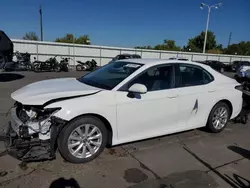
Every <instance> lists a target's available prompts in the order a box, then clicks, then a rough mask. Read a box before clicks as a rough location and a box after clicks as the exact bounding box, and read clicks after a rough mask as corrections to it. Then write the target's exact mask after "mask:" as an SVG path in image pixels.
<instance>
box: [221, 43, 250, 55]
mask: <svg viewBox="0 0 250 188" xmlns="http://www.w3.org/2000/svg"><path fill="white" fill-rule="evenodd" d="M225 53H227V54H231V55H235V54H237V55H250V41H247V42H245V41H242V42H240V43H238V44H232V45H229V46H228V48H226V49H225Z"/></svg>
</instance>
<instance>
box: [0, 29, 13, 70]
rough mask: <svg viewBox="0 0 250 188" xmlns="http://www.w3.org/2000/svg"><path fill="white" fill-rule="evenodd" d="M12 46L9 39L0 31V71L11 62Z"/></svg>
mask: <svg viewBox="0 0 250 188" xmlns="http://www.w3.org/2000/svg"><path fill="white" fill-rule="evenodd" d="M13 49H14V45H13V43H12V41H11V40H10V38H9V37H8V36H7V35H6V34H5V33H4V31H1V30H0V69H2V68H4V67H5V64H6V63H7V62H11V61H12V57H13Z"/></svg>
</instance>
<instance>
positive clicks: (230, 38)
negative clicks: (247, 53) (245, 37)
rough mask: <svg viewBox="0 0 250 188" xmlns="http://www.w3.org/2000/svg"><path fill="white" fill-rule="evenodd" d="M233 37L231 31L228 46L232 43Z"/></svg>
mask: <svg viewBox="0 0 250 188" xmlns="http://www.w3.org/2000/svg"><path fill="white" fill-rule="evenodd" d="M231 38H232V32H230V34H229V39H228V45H227V47H228V46H229V45H230V43H231Z"/></svg>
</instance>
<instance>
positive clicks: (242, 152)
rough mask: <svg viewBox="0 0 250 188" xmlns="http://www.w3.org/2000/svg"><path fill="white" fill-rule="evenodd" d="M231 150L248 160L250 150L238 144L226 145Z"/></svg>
mask: <svg viewBox="0 0 250 188" xmlns="http://www.w3.org/2000/svg"><path fill="white" fill-rule="evenodd" d="M227 148H228V149H230V150H231V151H233V152H235V153H238V154H240V155H241V156H242V157H244V158H246V159H249V160H250V151H249V150H246V149H244V148H241V147H239V146H228V147H227Z"/></svg>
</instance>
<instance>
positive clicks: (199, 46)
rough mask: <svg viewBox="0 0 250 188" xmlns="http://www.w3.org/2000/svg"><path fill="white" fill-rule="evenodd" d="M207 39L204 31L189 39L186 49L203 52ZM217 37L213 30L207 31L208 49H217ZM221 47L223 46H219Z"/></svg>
mask: <svg viewBox="0 0 250 188" xmlns="http://www.w3.org/2000/svg"><path fill="white" fill-rule="evenodd" d="M204 39H205V32H204V31H202V32H201V33H200V34H199V35H197V36H195V37H194V38H191V39H189V40H188V45H187V46H186V49H191V51H192V52H202V50H203V45H204ZM216 47H217V44H216V38H215V34H214V33H213V32H212V31H208V32H207V42H206V50H211V49H216ZM219 47H221V46H219Z"/></svg>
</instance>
